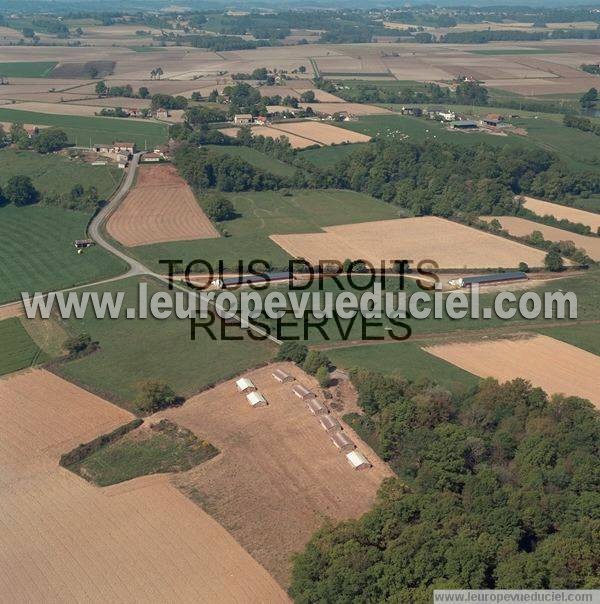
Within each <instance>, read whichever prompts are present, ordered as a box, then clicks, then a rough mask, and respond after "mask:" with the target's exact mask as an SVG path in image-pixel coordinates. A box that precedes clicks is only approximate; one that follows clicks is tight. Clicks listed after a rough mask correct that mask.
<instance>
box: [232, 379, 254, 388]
mask: <svg viewBox="0 0 600 604" xmlns="http://www.w3.org/2000/svg"><path fill="white" fill-rule="evenodd" d="M235 387H236V388H237V389H238V392H252V391H254V390H256V386H255V385H254V382H253V381H252V380H251V379H249V378H245V377H244V378H240V379H239V380H238V381H237V382H236V383H235Z"/></svg>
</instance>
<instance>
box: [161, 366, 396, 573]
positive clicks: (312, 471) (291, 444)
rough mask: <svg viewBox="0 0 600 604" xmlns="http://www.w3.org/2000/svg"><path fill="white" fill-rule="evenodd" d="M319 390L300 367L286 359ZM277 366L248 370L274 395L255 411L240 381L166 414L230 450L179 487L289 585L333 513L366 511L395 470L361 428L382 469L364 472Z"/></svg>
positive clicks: (373, 458)
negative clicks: (301, 554)
mask: <svg viewBox="0 0 600 604" xmlns="http://www.w3.org/2000/svg"><path fill="white" fill-rule="evenodd" d="M280 366H281V367H283V368H284V369H285V370H286V371H287V372H288V373H292V374H293V375H295V376H296V377H297V379H298V381H299V382H301V383H303V384H305V385H306V386H307V387H311V388H313V389H314V390H315V392H317V391H318V390H317V389H318V385H317V384H316V382H315V381H314V379H313V378H311V377H309V376H307V375H306V374H304V372H302V371H301V370H299V369H298V368H297V367H295V366H293V365H290V364H283V365H280ZM274 367H275V366H274V365H271V366H268V367H264V368H261V369H258V370H255V371H252V372H249V373H248V374H247V375H248V377H250V378H251V379H252V381H253V382H254V383H255V384H256V386H257V387H258V389H259V390H260V392H262V393H263V395H264V396H265V398H266V399H267V401H268V403H269V404H268V406H267V407H263V408H260V409H253V408H251V407H250V405H249V404H248V402H247V401H246V397H245V396H244V395H243V394H239V393H238V392H237V391H236V388H235V383H234V381H228V382H226V383H224V384H221V385H219V386H217V387H216V388H213V389H212V390H209V391H207V392H204V393H202V394H200V395H198V396H195V397H194V398H192V399H190V400H189V401H187V402H186V403H185V404H184V405H183V407H180V408H177V409H170V410H168V411H165V412H164V413H162V414H159V415H162V416H166V417H169V418H171V419H172V420H173V421H175V422H177V423H178V424H180V425H182V426H185V427H186V428H189V429H190V430H192V431H194V432H196V433H197V434H198V435H202V438H206V439H208V440H209V441H210V442H211V443H213V444H214V445H215V446H216V447H218V448H219V450H220V451H221V453H220V455H218V456H217V457H215V458H213V459H212V460H210V461H208V462H206V463H204V464H202V465H200V466H198V467H196V468H195V469H193V470H191V471H190V472H187V473H186V474H185V475H179V476H178V477H177V479H176V483H177V484H178V485H179V486H180V488H181V489H182V490H183V491H184V492H186V493H188V494H189V495H190V496H191V497H192V498H194V499H195V500H196V501H198V503H200V505H202V507H204V509H205V510H206V511H208V512H209V513H210V514H211V515H212V516H214V517H215V518H216V519H217V520H218V521H219V523H220V524H222V525H223V526H224V527H225V528H226V529H228V530H229V532H230V533H231V534H232V535H233V536H234V537H235V538H236V540H237V541H239V542H240V543H241V544H242V545H243V546H244V548H245V549H246V550H247V551H249V552H250V553H251V554H252V555H253V556H254V558H256V559H257V560H258V561H259V562H260V563H261V564H263V566H265V568H267V570H269V571H270V572H271V574H272V575H273V576H275V577H276V578H277V579H278V580H279V582H280V583H281V584H282V585H286V584H287V583H288V581H289V572H290V567H291V562H290V556H291V555H292V554H293V553H294V552H297V551H300V550H301V549H302V548H303V547H304V545H305V544H306V542H307V541H308V540H309V539H310V536H311V535H312V533H313V531H314V530H316V529H317V528H318V527H320V526H321V524H322V523H323V522H324V520H325V519H326V518H332V519H334V520H342V519H347V518H353V517H357V516H359V515H361V514H363V513H364V512H366V511H367V510H369V509H370V507H371V506H372V505H373V502H374V500H375V495H376V492H377V489H378V487H379V485H380V483H381V481H382V480H383V478H385V477H386V476H391V475H392V474H391V471H390V470H389V469H388V468H387V466H386V465H385V464H384V463H383V462H382V461H381V460H379V459H378V457H377V456H376V455H375V453H373V452H372V451H371V450H370V449H369V447H367V445H365V444H364V443H362V442H361V441H360V439H359V438H358V437H357V436H356V435H354V434H353V433H352V431H351V430H350V429H349V428H346V431H347V432H348V434H349V435H350V436H351V438H352V439H353V440H354V442H355V443H356V445H357V446H358V448H359V450H360V451H362V452H363V453H364V454H365V455H366V456H367V458H368V459H369V461H371V463H373V467H372V468H370V469H368V470H365V471H362V472H357V471H355V470H353V469H352V468H351V467H350V465H349V464H348V462H347V461H346V459H345V456H344V455H343V454H342V453H338V452H337V450H336V448H335V447H334V446H333V444H332V443H331V441H330V439H329V436H328V435H327V433H326V432H325V431H324V430H323V428H322V427H321V426H320V424H319V421H318V419H317V418H316V417H315V416H313V415H312V414H311V413H310V412H309V411H308V409H307V408H306V407H305V405H304V403H303V402H302V401H301V400H300V399H299V398H298V397H296V396H295V395H294V394H293V392H292V385H293V383H292V384H290V383H287V384H279V383H278V382H276V381H275V380H274V378H273V377H272V376H271V372H272V371H273V369H274Z"/></svg>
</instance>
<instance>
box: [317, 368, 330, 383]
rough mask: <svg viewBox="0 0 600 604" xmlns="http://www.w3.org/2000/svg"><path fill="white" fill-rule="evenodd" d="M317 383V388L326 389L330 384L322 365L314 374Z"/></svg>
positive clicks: (327, 372) (326, 371)
mask: <svg viewBox="0 0 600 604" xmlns="http://www.w3.org/2000/svg"><path fill="white" fill-rule="evenodd" d="M315 377H316V378H317V381H318V382H319V386H321V388H328V387H329V384H330V383H331V379H330V378H329V371H328V369H327V367H325V366H324V365H323V366H321V367H319V368H318V369H317V373H316V374H315Z"/></svg>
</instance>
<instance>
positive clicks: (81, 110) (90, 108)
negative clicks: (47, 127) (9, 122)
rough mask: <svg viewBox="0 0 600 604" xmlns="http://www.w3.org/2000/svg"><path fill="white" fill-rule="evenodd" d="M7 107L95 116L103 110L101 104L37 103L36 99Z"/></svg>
mask: <svg viewBox="0 0 600 604" xmlns="http://www.w3.org/2000/svg"><path fill="white" fill-rule="evenodd" d="M6 109H18V110H19V111H35V112H36V113H49V114H53V115H78V116H93V115H96V114H98V113H100V111H101V110H102V107H101V106H99V105H71V104H69V103H37V102H35V101H32V102H25V103H15V104H14V105H7V106H6Z"/></svg>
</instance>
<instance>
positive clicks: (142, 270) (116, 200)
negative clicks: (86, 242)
mask: <svg viewBox="0 0 600 604" xmlns="http://www.w3.org/2000/svg"><path fill="white" fill-rule="evenodd" d="M140 155H141V153H136V154H135V155H134V156H133V159H132V160H131V163H130V164H129V170H127V174H126V175H125V179H124V180H123V183H122V184H121V186H120V187H119V190H118V191H117V192H116V193H115V194H114V195H113V198H112V199H111V200H110V202H109V203H107V204H106V205H105V206H104V207H103V208H102V209H101V210H100V211H99V212H98V213H97V214H96V216H94V218H93V220H92V221H91V222H90V226H89V228H88V233H89V236H90V237H91V238H92V239H93V240H94V241H95V242H96V243H97V244H98V245H99V246H101V247H103V248H104V249H105V250H108V251H109V252H111V253H112V254H114V255H115V256H117V257H119V258H121V260H124V261H125V262H127V264H129V271H128V272H127V273H125V275H121V277H122V278H123V277H132V276H134V275H144V274H147V273H149V272H150V271H149V270H148V269H147V268H146V267H145V266H144V265H143V264H142V263H141V262H138V261H137V260H136V259H135V258H132V257H131V256H128V255H127V254H126V253H125V252H122V251H121V250H120V249H118V248H116V247H115V246H114V245H112V243H110V242H108V241H107V240H106V239H105V238H104V234H103V233H102V226H103V225H104V223H105V222H106V221H107V220H108V218H109V217H110V215H111V214H112V213H113V212H114V211H115V210H116V209H117V208H118V207H119V204H120V203H121V202H122V201H123V199H125V196H126V195H127V193H129V191H130V189H131V186H132V185H133V181H134V179H135V171H136V169H137V167H138V164H139V161H140Z"/></svg>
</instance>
